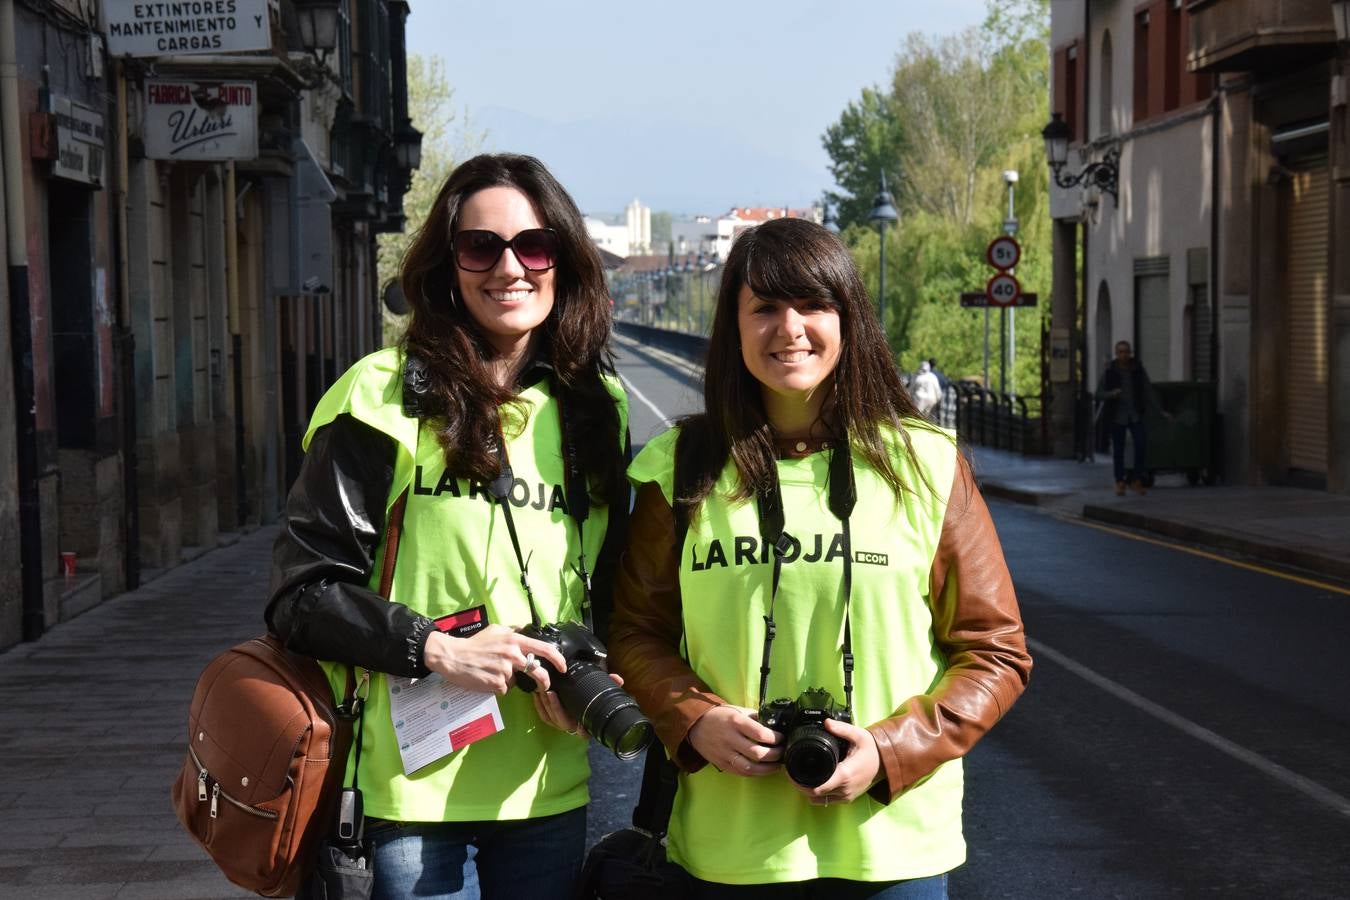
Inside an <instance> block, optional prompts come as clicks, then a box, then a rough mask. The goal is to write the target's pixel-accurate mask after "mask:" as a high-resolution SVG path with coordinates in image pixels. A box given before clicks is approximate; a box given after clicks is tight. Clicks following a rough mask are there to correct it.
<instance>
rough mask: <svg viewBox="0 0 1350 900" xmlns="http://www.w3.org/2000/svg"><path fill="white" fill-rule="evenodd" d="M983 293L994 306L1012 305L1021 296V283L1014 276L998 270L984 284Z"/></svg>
mask: <svg viewBox="0 0 1350 900" xmlns="http://www.w3.org/2000/svg"><path fill="white" fill-rule="evenodd" d="M984 295H985V296H986V297H988V298H989V302H990V303H992V304H993V305H994V306H1005V307H1006V306H1012V305H1013V304H1014V303H1016V302H1017V298H1018V297H1020V296H1022V284H1021V282H1019V281H1018V280H1017V277H1016V276H1014V275H1009V274H1008V273H1007V272H1000V273H998V274H997V275H995V276H994V277H993V278H990V279H989V283H988V284H986V285H985V286H984Z"/></svg>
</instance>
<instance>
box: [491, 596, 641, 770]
mask: <svg viewBox="0 0 1350 900" xmlns="http://www.w3.org/2000/svg"><path fill="white" fill-rule="evenodd" d="M520 633H521V634H522V635H524V636H525V637H528V638H534V639H535V640H538V641H543V642H545V643H548V644H552V645H553V646H555V647H557V648H558V652H559V653H561V654H562V658H563V659H564V660H565V661H566V662H567V671H565V672H559V671H558V669H557V667H555V666H554V665H553V664H552V663H550V662H549V661H548V660H546V659H542V658H541V659H540V660H539V664H540V665H542V666H543V667H544V668H546V669H547V670H548V677H549V684H550V686H551V687H552V688H553V690H554V691H556V692H557V694H558V699H559V700H561V701H562V705H563V709H565V710H567V712H568V713H569V714H570V715H571V716H572V718H574V719H576V720H577V721H578V722H580V723H581V727H582V728H585V729H586V730H587V731H588V732H590V733H591V735H592V736H593V737H594V738H595V739H596V740H597V741H599V742H600V743H601V744H603V745H604V746H606V747H608V748H609V749H610V751H612V752H613V753H614V755H615V756H617V757H618V758H619V759H632V758H633V757H635V756H637V755H638V754H639V753H641V752H642V751H643V750H645V749H647V745H648V744H650V743H651V742H652V738H653V737H654V736H655V730H654V729H653V728H652V723H651V721H650V720H649V719H648V718H647V717H646V716H644V715H643V714H642V710H640V709H638V705H637V701H636V700H634V699H633V698H632V696H630V695H629V693H628V692H627V691H625V690H624V689H623V688H621V687H619V686H618V685H617V684H615V683H614V679H612V678H610V677H609V675H608V674H607V673H606V672H605V670H604V669H602V668H601V667H600V664H601V663H602V662H604V660H605V658H606V656H608V654H607V653H606V652H605V645H604V644H602V643H600V639H599V638H597V637H596V636H595V635H594V634H593V633H592V632H591V630H590V629H589V628H587V627H586V626H584V625H581V624H580V623H577V622H559V623H557V624H554V625H528V626H526V627H525V628H522V629H520ZM516 687H518V688H520V689H521V690H522V691H525V692H527V693H530V692H533V691H534V689H535V688H536V687H538V682H536V681H535V680H534V679H533V678H531V677H530V676H529V675H526V674H525V673H524V672H517V673H516Z"/></svg>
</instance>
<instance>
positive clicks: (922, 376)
mask: <svg viewBox="0 0 1350 900" xmlns="http://www.w3.org/2000/svg"><path fill="white" fill-rule="evenodd" d="M909 391H910V394H911V395H913V397H914V405H915V406H916V407H917V408H918V410H919V415H921V416H923V417H924V418H928V419H931V418H932V417H933V412H934V411H935V410H936V409H937V408H938V404H940V403H941V402H942V385H941V384H939V382H938V380H937V376H936V375H934V374H933V366H932V364H931V363H930V362H928V360H926V359H925V360H924V361H923V362H921V363H919V371H918V372H917V373H916V374H915V376H914V378H913V380H912V381H910V383H909Z"/></svg>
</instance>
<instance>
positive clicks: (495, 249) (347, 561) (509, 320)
mask: <svg viewBox="0 0 1350 900" xmlns="http://www.w3.org/2000/svg"><path fill="white" fill-rule="evenodd" d="M401 277H402V287H403V290H404V293H405V295H406V296H407V298H408V302H409V304H410V306H411V308H412V318H411V321H410V324H409V326H408V330H407V332H406V335H405V336H404V338H403V340H402V343H401V345H400V346H399V347H392V348H388V349H385V350H381V351H378V352H376V353H373V354H371V355H369V356H367V357H365V358H364V359H362V360H360V361H358V362H357V363H356V364H355V365H354V366H352V368H351V369H350V370H349V371H348V372H347V373H346V374H344V375H343V376H342V377H341V378H340V379H339V380H338V382H337V383H336V384H335V385H333V387H332V388H330V389H329V390H328V392H327V393H326V394H325V395H324V397H323V398H322V399H321V400H320V402H319V404H318V406H317V407H316V409H315V412H314V415H313V417H312V419H311V422H310V427H309V431H308V432H307V434H306V435H305V446H306V451H307V452H306V456H305V460H304V464H303V466H302V467H301V471H300V474H299V477H298V478H297V480H296V482H295V484H294V486H293V487H292V489H291V492H290V494H289V496H288V498H287V501H286V508H285V516H284V519H283V523H282V530H281V534H280V536H279V537H278V539H277V542H276V547H275V550H274V553H273V570H272V583H271V599H270V602H269V603H268V606H267V612H266V619H267V624H268V627H269V629H270V630H271V631H272V632H273V633H274V634H276V635H277V636H278V637H279V638H281V639H282V640H283V641H284V642H285V644H286V646H287V647H289V648H290V649H292V650H295V651H297V652H299V653H303V654H306V655H308V656H312V657H314V658H316V659H318V660H320V661H321V662H322V664H323V666H324V668H325V670H326V671H327V673H328V676H329V680H330V682H331V683H332V684H333V685H334V687H335V691H340V690H341V689H342V687H343V685H344V683H345V679H346V672H347V667H348V666H353V667H357V671H358V675H359V676H362V677H363V676H365V675H367V674H368V675H369V676H370V681H369V696H368V698H367V699H366V703H365V711H364V714H363V727H362V730H361V736H362V737H361V753H360V755H359V756H357V755H355V754H354V755H353V759H352V760H349V762H348V766H347V783H348V784H350V783H351V780H352V768H353V766H354V765H355V762H354V761H353V760H357V759H359V765H360V773H359V776H360V779H359V785H360V788H361V790H362V793H363V794H364V799H365V813H366V831H365V833H366V837H367V841H368V843H369V845H370V846H369V853H370V859H371V862H372V868H373V870H374V876H375V888H374V894H375V897H376V898H404V897H411V896H414V895H416V896H418V897H436V898H447V897H452V896H453V897H461V896H478V895H479V892H480V891H481V893H482V894H483V895H484V896H491V897H567V896H569V894H570V891H571V887H572V882H573V881H574V879H575V878H576V876H577V874H578V873H579V871H580V868H581V862H582V857H583V855H584V851H585V838H586V804H587V802H588V799H589V794H588V792H587V782H588V778H589V772H590V770H589V767H588V765H587V752H586V740H587V735H586V734H585V731H584V730H581V729H579V728H578V724H577V722H576V721H574V720H573V719H572V718H571V716H570V715H569V714H568V713H567V712H566V711H565V710H564V709H563V708H562V705H561V704H560V702H559V700H558V698H557V696H556V694H555V693H554V692H553V691H551V690H549V689H550V687H552V685H551V684H550V681H549V669H548V666H545V665H543V663H548V664H549V666H552V667H554V668H555V669H557V670H564V669H565V668H566V663H565V661H564V659H563V656H562V653H561V652H560V651H559V649H558V648H557V647H556V646H555V645H554V644H552V643H548V642H545V641H541V640H536V639H533V638H531V637H529V636H526V635H524V634H521V633H520V631H519V629H520V627H521V626H525V625H529V624H531V623H532V622H533V623H540V624H551V623H556V622H572V621H578V620H584V619H585V618H586V617H587V609H588V607H593V608H594V609H595V611H596V615H595V619H596V621H597V623H600V622H601V621H602V620H603V619H604V618H605V617H604V615H603V614H602V613H603V611H604V610H605V609H607V608H608V607H609V604H610V598H609V595H610V585H611V584H612V580H613V571H614V567H615V565H616V563H617V557H618V549H619V547H620V546H621V541H622V532H623V525H624V523H625V522H626V517H627V509H628V488H627V484H626V482H625V480H624V466H625V464H626V461H627V453H626V448H627V437H626V426H625V421H626V418H627V403H626V400H625V398H624V394H623V390H622V388H621V387H620V386H619V384H618V381H617V378H616V377H615V376H614V373H613V369H612V365H611V363H610V356H609V350H608V341H609V335H610V305H609V298H608V292H607V291H606V288H605V282H604V277H603V271H602V267H601V261H600V257H599V254H598V252H597V251H596V248H595V245H594V244H593V243H592V242H591V240H590V238H589V237H588V235H587V233H586V229H585V226H584V224H583V221H582V218H581V214H580V212H579V211H578V210H577V207H576V205H575V204H574V203H573V201H572V199H571V198H570V197H569V196H568V195H567V193H566V191H564V190H563V188H562V186H561V185H559V184H558V182H557V181H556V180H555V179H554V178H553V176H552V175H551V174H549V172H548V171H547V170H546V169H545V168H544V167H543V165H542V164H541V163H540V162H539V161H538V160H536V159H534V158H532V157H528V156H515V155H483V156H478V157H474V158H473V159H470V160H468V161H467V162H465V163H463V164H462V165H460V166H459V167H458V168H457V169H455V170H454V171H453V172H452V173H451V174H450V176H449V178H448V179H447V180H446V183H445V185H444V186H443V187H442V188H441V191H440V194H439V195H438V196H437V198H436V200H435V203H434V205H433V207H432V210H431V212H430V214H429V216H428V219H427V221H426V223H425V225H424V226H423V228H422V230H421V232H420V233H419V234H418V236H417V238H416V240H415V241H414V243H413V245H412V247H411V248H410V249H409V251H408V254H407V256H406V257H405V258H404V260H403V264H402V276H401ZM400 498H404V499H402V500H401V501H400ZM400 502H402V503H403V504H404V505H403V506H402V509H403V514H402V515H403V517H402V529H401V539H400V541H399V542H398V545H397V548H398V549H397V554H396V559H395V562H394V569H393V579H392V587H391V589H390V591H389V596H388V597H383V596H381V595H380V594H379V593H378V591H377V590H376V588H377V587H378V586H379V584H380V573H381V571H382V569H383V567H384V555H385V551H386V522H387V520H388V518H389V517H390V516H391V511H392V510H394V509H395V508H396V504H398V503H400ZM583 509H585V510H586V513H585V514H584V515H583V514H582V512H581V511H582V510H583ZM588 570H590V571H592V572H593V579H591V578H588V577H587V572H588ZM527 572H528V578H527ZM588 582H589V583H588ZM530 585H533V587H532V588H531V587H530ZM522 673H523V675H524V676H528V678H527V679H526V680H527V681H528V679H533V683H534V685H535V686H536V687H538V688H539V690H535V691H533V692H531V693H526V692H524V691H520V690H509V689H510V687H511V686H512V684H513V683H518V681H519V679H518V676H521V675H522ZM433 676H434V677H433ZM414 698H415V699H414Z"/></svg>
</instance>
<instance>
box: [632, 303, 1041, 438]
mask: <svg viewBox="0 0 1350 900" xmlns="http://www.w3.org/2000/svg"><path fill="white" fill-rule="evenodd" d="M614 330H615V331H617V332H618V333H620V334H622V335H625V336H627V337H630V338H632V339H634V340H636V341H638V342H639V343H641V344H643V345H644V346H647V347H656V348H659V349H661V350H665V351H667V352H669V353H674V354H676V355H677V356H681V357H683V358H685V359H687V360H689V361H690V362H693V363H695V364H698V365H702V364H703V358H704V356H705V355H706V354H707V350H708V339H707V338H706V337H705V336H703V335H701V334H693V333H690V332H684V331H672V330H670V329H667V328H655V327H653V326H651V325H640V324H638V323H637V322H621V321H616V322H615V323H614ZM933 419H934V421H936V422H937V423H938V424H939V425H941V426H942V427H943V428H951V429H953V430H954V431H955V432H956V433H957V434H958V435H959V436H960V438H961V440H963V441H965V442H966V443H970V444H980V445H982V446H986V447H994V448H997V449H1001V450H1012V451H1014V452H1017V453H1035V452H1039V448H1038V446H1037V441H1036V438H1035V434H1034V431H1035V428H1034V427H1033V421H1032V419H1031V417H1030V415H1029V414H1028V408H1027V400H1026V398H1024V397H1020V396H1018V395H1016V394H1005V393H1000V392H998V391H991V390H989V389H988V388H985V387H981V386H980V385H979V384H976V383H974V382H970V381H954V382H950V383H948V385H947V387H946V389H945V390H944V391H943V392H942V400H941V402H940V403H939V404H938V406H937V410H936V414H935V415H934V416H933Z"/></svg>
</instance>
